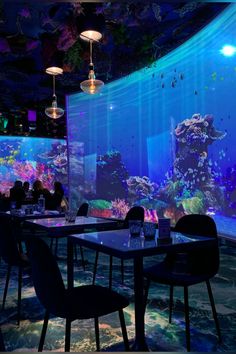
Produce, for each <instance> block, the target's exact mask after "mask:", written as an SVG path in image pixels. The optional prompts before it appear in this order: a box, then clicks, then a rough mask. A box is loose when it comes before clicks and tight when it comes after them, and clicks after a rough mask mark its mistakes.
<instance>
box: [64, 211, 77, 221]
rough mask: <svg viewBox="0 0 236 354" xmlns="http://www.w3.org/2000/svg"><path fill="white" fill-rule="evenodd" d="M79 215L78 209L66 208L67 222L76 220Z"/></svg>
mask: <svg viewBox="0 0 236 354" xmlns="http://www.w3.org/2000/svg"><path fill="white" fill-rule="evenodd" d="M76 215H77V210H66V211H65V219H66V221H67V222H75V220H76Z"/></svg>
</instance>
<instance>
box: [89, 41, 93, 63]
mask: <svg viewBox="0 0 236 354" xmlns="http://www.w3.org/2000/svg"><path fill="white" fill-rule="evenodd" d="M92 44H93V41H92V40H91V39H90V41H89V47H90V59H89V60H90V65H93V45H92Z"/></svg>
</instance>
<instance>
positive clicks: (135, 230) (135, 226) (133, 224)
mask: <svg viewBox="0 0 236 354" xmlns="http://www.w3.org/2000/svg"><path fill="white" fill-rule="evenodd" d="M141 228H142V221H141V220H129V232H130V235H131V236H134V237H135V236H140V232H141Z"/></svg>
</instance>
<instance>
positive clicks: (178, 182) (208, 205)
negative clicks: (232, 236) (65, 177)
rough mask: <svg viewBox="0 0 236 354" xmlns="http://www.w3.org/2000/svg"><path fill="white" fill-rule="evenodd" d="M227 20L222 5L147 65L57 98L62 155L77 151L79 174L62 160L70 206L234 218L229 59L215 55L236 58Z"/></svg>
mask: <svg viewBox="0 0 236 354" xmlns="http://www.w3.org/2000/svg"><path fill="white" fill-rule="evenodd" d="M235 21H236V5H233V4H232V5H230V6H229V7H228V8H227V9H226V10H225V11H224V12H223V13H222V14H221V15H220V16H219V17H217V18H216V19H214V21H212V22H211V23H210V24H208V25H207V26H206V27H205V28H203V29H202V30H201V31H200V32H199V33H198V34H196V35H195V36H194V37H192V38H191V39H190V40H189V41H188V42H186V43H184V44H183V45H181V46H180V47H178V48H177V49H176V50H174V51H172V52H171V53H170V54H168V55H166V56H164V57H162V58H161V59H159V60H157V61H156V62H155V63H153V65H152V66H150V67H148V68H144V69H143V70H140V71H137V72H134V73H133V74H131V75H129V76H127V77H124V78H122V79H120V80H117V81H114V82H111V83H109V84H106V83H105V86H104V88H103V90H102V92H101V93H100V94H97V95H86V94H84V93H81V92H80V93H77V94H73V95H70V96H68V97H67V126H68V145H69V149H70V150H71V151H72V150H73V148H75V147H76V146H77V148H78V146H80V147H83V152H82V151H80V157H79V158H80V160H81V163H80V170H78V168H77V164H76V163H75V162H76V159H77V157H76V154H72V155H71V157H70V156H69V177H70V181H71V182H70V183H71V186H70V197H71V203H72V204H74V205H77V206H79V204H80V203H81V202H82V201H83V200H89V204H90V213H91V214H92V215H98V216H105V217H116V218H123V217H124V216H125V214H126V212H127V210H128V209H129V208H130V207H131V206H132V205H135V204H139V205H142V206H143V207H144V208H145V215H146V219H147V220H153V221H156V220H157V219H158V217H160V216H166V217H170V218H171V220H172V223H173V224H174V223H175V222H176V221H177V220H178V218H179V217H180V216H181V215H183V214H186V213H207V214H210V215H222V216H226V217H229V218H232V217H234V215H235V214H236V135H235V128H236V122H235V119H236V100H235V93H236V55H232V56H229V54H230V53H229V52H227V51H226V53H223V51H222V48H223V47H224V45H232V46H234V48H231V51H232V53H231V54H236V53H235V46H236V26H235ZM226 49H227V48H226ZM228 49H229V48H228ZM153 50H154V51H155V50H158V48H155V45H154V46H153ZM227 54H228V56H227ZM95 68H96V62H95ZM97 76H98V78H99V75H97ZM72 183H73V185H72Z"/></svg>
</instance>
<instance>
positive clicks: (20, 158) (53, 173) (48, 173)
mask: <svg viewBox="0 0 236 354" xmlns="http://www.w3.org/2000/svg"><path fill="white" fill-rule="evenodd" d="M0 179H1V183H0V191H1V193H3V194H5V195H6V196H7V195H8V194H9V189H10V188H11V187H12V186H13V184H14V181H15V180H17V179H18V180H21V181H22V182H24V181H29V182H30V184H31V187H32V184H33V182H34V181H35V180H36V179H40V180H41V181H42V182H43V184H44V187H45V188H48V189H49V190H53V183H54V181H60V182H61V183H62V184H63V186H64V188H65V191H66V192H67V189H68V176H67V143H66V141H65V140H63V139H47V138H31V137H18V136H17V137H13V136H0Z"/></svg>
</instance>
